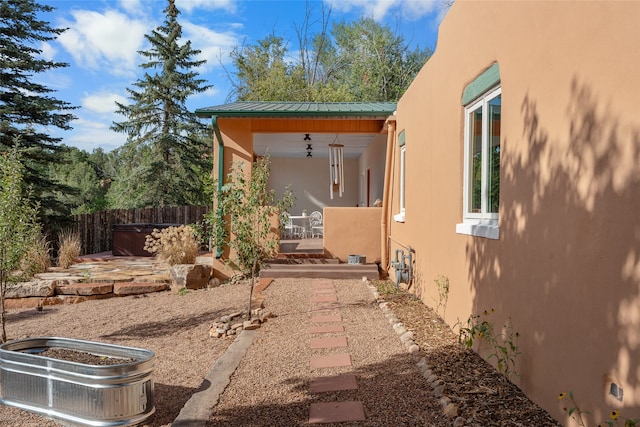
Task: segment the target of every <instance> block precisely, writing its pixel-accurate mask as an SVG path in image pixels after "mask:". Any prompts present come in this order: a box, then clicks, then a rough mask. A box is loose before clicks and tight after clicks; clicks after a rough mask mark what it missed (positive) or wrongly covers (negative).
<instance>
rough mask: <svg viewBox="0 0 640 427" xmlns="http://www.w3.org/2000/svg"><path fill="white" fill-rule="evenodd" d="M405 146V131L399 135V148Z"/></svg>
mask: <svg viewBox="0 0 640 427" xmlns="http://www.w3.org/2000/svg"><path fill="white" fill-rule="evenodd" d="M404 144H405V136H404V131H402V132H400V134H399V135H398V147H404Z"/></svg>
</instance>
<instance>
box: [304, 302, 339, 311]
mask: <svg viewBox="0 0 640 427" xmlns="http://www.w3.org/2000/svg"><path fill="white" fill-rule="evenodd" d="M337 310H340V304H339V303H337V302H321V303H316V304H312V305H311V311H315V312H318V311H326V312H334V311H337Z"/></svg>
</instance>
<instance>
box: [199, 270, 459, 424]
mask: <svg viewBox="0 0 640 427" xmlns="http://www.w3.org/2000/svg"><path fill="white" fill-rule="evenodd" d="M311 283H312V281H311V280H293V279H287V280H278V281H276V282H274V283H273V284H272V285H271V286H269V288H267V290H266V291H265V293H266V294H267V299H266V301H265V304H266V307H267V309H268V310H270V311H272V312H273V313H276V314H277V315H278V317H277V318H275V319H270V320H269V321H268V322H267V323H266V324H264V325H263V326H262V328H261V330H260V334H259V335H258V337H257V338H256V341H255V342H254V344H253V345H252V347H251V348H250V349H249V351H248V352H247V355H246V356H245V358H244V359H243V360H242V362H241V364H240V366H239V367H238V369H237V370H236V372H235V374H234V375H233V377H232V380H231V384H230V385H229V387H228V388H227V389H226V390H225V392H224V394H223V395H222V397H221V399H220V402H219V404H218V406H217V407H216V412H215V413H214V414H213V416H212V417H211V419H210V420H209V423H208V424H207V426H208V427H213V426H299V425H307V422H308V418H309V405H310V404H311V403H312V402H320V401H326V402H333V401H350V400H358V401H362V402H363V405H364V410H365V415H366V421H364V422H358V423H352V424H357V425H359V426H402V425H406V426H418V425H420V426H423V425H430V426H451V420H450V419H446V418H445V417H443V416H442V410H441V409H440V406H439V404H438V403H437V401H436V400H435V399H434V398H433V397H432V394H431V388H430V387H429V385H428V384H427V383H426V380H425V379H424V378H423V377H422V376H421V375H419V373H418V371H417V369H416V364H415V362H414V361H413V360H412V358H411V357H410V355H409V353H407V352H406V350H405V348H404V347H403V346H402V344H401V343H400V340H399V338H398V335H397V334H396V333H395V332H394V331H393V329H392V327H391V325H390V324H389V322H388V321H387V319H386V318H385V317H384V314H383V313H382V311H381V310H380V308H378V306H377V304H376V303H375V301H374V299H373V295H372V293H371V291H370V290H369V289H368V288H367V287H366V286H365V285H364V284H363V283H362V282H361V281H358V280H335V281H333V283H334V285H335V288H336V291H337V294H338V301H339V308H338V309H337V310H334V311H330V312H327V313H326V314H331V313H334V314H337V313H340V314H341V315H342V318H343V324H344V327H345V332H344V333H340V334H327V335H323V336H332V335H333V336H341V335H344V336H347V340H348V344H349V346H348V349H324V350H311V348H310V342H311V334H310V333H309V326H310V318H311V313H312V311H311V308H312V307H311V303H310V298H311V285H310V284H311ZM345 352H348V353H350V354H351V360H352V364H353V366H352V367H344V368H331V369H322V370H319V371H311V370H310V365H309V362H310V359H311V356H312V355H321V354H329V353H345ZM344 372H354V373H355V375H356V378H357V381H358V390H351V391H341V392H335V393H322V394H316V395H312V394H310V393H309V392H308V390H309V381H310V378H312V377H313V376H325V375H334V374H339V373H344ZM323 425H325V426H331V425H332V424H323ZM339 425H341V426H345V425H350V423H341V424H339Z"/></svg>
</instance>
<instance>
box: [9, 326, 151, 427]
mask: <svg viewBox="0 0 640 427" xmlns="http://www.w3.org/2000/svg"><path fill="white" fill-rule="evenodd" d="M49 349H52V350H58V349H63V350H72V351H78V352H83V353H89V354H92V355H96V356H100V357H103V358H119V359H123V363H119V361H117V360H116V361H115V362H116V364H112V365H106V366H102V365H92V364H85V363H79V362H72V361H67V360H62V359H54V358H52V357H46V356H44V354H46V350H49ZM153 359H154V353H153V352H152V351H150V350H144V349H139V348H133V347H123V346H118V345H112V344H104V343H97V342H91V341H82V340H75V339H67V338H56V337H40V338H28V339H23V340H17V341H10V342H7V343H5V344H3V345H0V402H1V403H4V404H5V405H10V406H16V407H18V408H21V409H25V410H27V411H31V412H36V413H39V414H42V415H44V416H47V417H51V418H55V419H58V420H61V421H63V422H65V423H71V424H80V425H90V426H131V425H135V424H139V423H142V422H143V421H144V420H146V419H147V418H148V417H150V416H151V415H152V414H153V413H154V412H155V406H154V401H153V379H152V372H153Z"/></svg>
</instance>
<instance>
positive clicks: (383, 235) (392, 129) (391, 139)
mask: <svg viewBox="0 0 640 427" xmlns="http://www.w3.org/2000/svg"><path fill="white" fill-rule="evenodd" d="M387 120H388V123H389V127H388V128H387V156H386V164H385V167H384V189H383V192H382V222H381V224H380V248H381V250H382V254H381V257H380V260H381V262H380V266H381V268H382V270H383V271H387V269H388V268H389V247H388V244H387V234H388V233H389V231H388V229H389V225H388V218H389V216H390V215H389V213H388V210H389V199H390V194H389V193H390V188H391V174H392V173H393V170H392V167H393V153H394V152H395V150H394V147H395V140H396V118H395V116H393V117H389V119H387Z"/></svg>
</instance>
